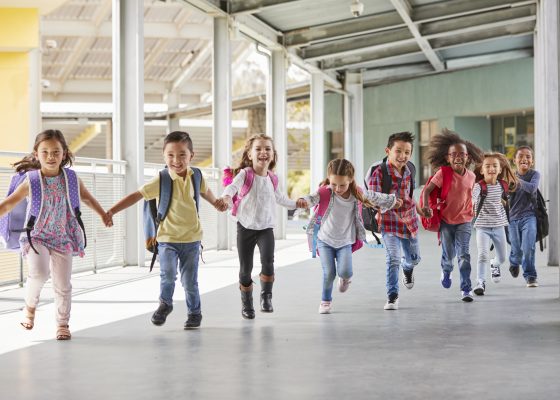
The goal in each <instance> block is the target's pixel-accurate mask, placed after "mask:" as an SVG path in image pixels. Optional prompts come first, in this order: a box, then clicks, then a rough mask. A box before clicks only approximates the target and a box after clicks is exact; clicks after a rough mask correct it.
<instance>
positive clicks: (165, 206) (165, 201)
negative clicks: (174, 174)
mask: <svg viewBox="0 0 560 400" xmlns="http://www.w3.org/2000/svg"><path fill="white" fill-rule="evenodd" d="M172 196H173V180H172V179H171V175H169V170H168V169H167V168H165V169H162V170H161V171H159V202H158V207H157V214H156V223H157V224H158V225H159V223H160V222H161V221H163V220H164V219H165V217H166V216H167V212H168V211H169V204H171V197H172Z"/></svg>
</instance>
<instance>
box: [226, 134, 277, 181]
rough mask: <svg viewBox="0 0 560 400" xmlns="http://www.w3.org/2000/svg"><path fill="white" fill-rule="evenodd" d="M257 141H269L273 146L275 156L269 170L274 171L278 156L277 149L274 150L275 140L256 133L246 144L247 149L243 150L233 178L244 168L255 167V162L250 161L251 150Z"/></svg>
mask: <svg viewBox="0 0 560 400" xmlns="http://www.w3.org/2000/svg"><path fill="white" fill-rule="evenodd" d="M255 140H268V141H269V142H270V143H271V144H272V152H273V156H272V161H271V162H270V164H268V169H269V170H271V171H272V170H273V169H274V167H275V166H276V161H277V159H278V154H277V153H276V149H275V148H274V140H272V138H271V137H270V136H267V135H265V134H264V133H255V134H254V135H252V136H251V137H250V138H249V139H247V142H245V148H244V149H243V155H242V156H241V161H240V162H239V165H238V166H237V168H234V169H233V176H235V175H237V174H238V173H239V171H241V170H242V169H243V168H246V167H252V166H253V162H252V161H251V160H250V159H249V153H250V152H251V148H252V147H253V143H254V141H255Z"/></svg>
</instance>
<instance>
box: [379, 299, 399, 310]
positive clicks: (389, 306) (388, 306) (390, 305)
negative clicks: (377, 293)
mask: <svg viewBox="0 0 560 400" xmlns="http://www.w3.org/2000/svg"><path fill="white" fill-rule="evenodd" d="M383 309H384V310H398V309H399V298H398V297H395V298H393V299H387V303H385V307H383Z"/></svg>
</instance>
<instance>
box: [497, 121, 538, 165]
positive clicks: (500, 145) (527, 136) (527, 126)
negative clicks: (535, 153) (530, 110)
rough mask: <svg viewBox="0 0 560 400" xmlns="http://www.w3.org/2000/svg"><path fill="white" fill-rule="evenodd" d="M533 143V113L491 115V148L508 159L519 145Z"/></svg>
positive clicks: (532, 144)
mask: <svg viewBox="0 0 560 400" xmlns="http://www.w3.org/2000/svg"><path fill="white" fill-rule="evenodd" d="M534 145H535V116H534V115H533V114H525V115H523V114H519V115H499V116H494V117H492V150H493V151H499V152H500V153H503V154H505V155H506V156H507V157H508V158H509V159H510V160H512V159H513V157H514V155H515V149H516V148H518V147H519V146H531V147H534Z"/></svg>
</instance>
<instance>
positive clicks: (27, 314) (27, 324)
mask: <svg viewBox="0 0 560 400" xmlns="http://www.w3.org/2000/svg"><path fill="white" fill-rule="evenodd" d="M35 310H36V308H31V307H27V306H25V307H24V308H23V321H21V322H20V324H21V326H23V327H24V328H25V329H27V330H28V331H29V330H31V329H33V326H35Z"/></svg>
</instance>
